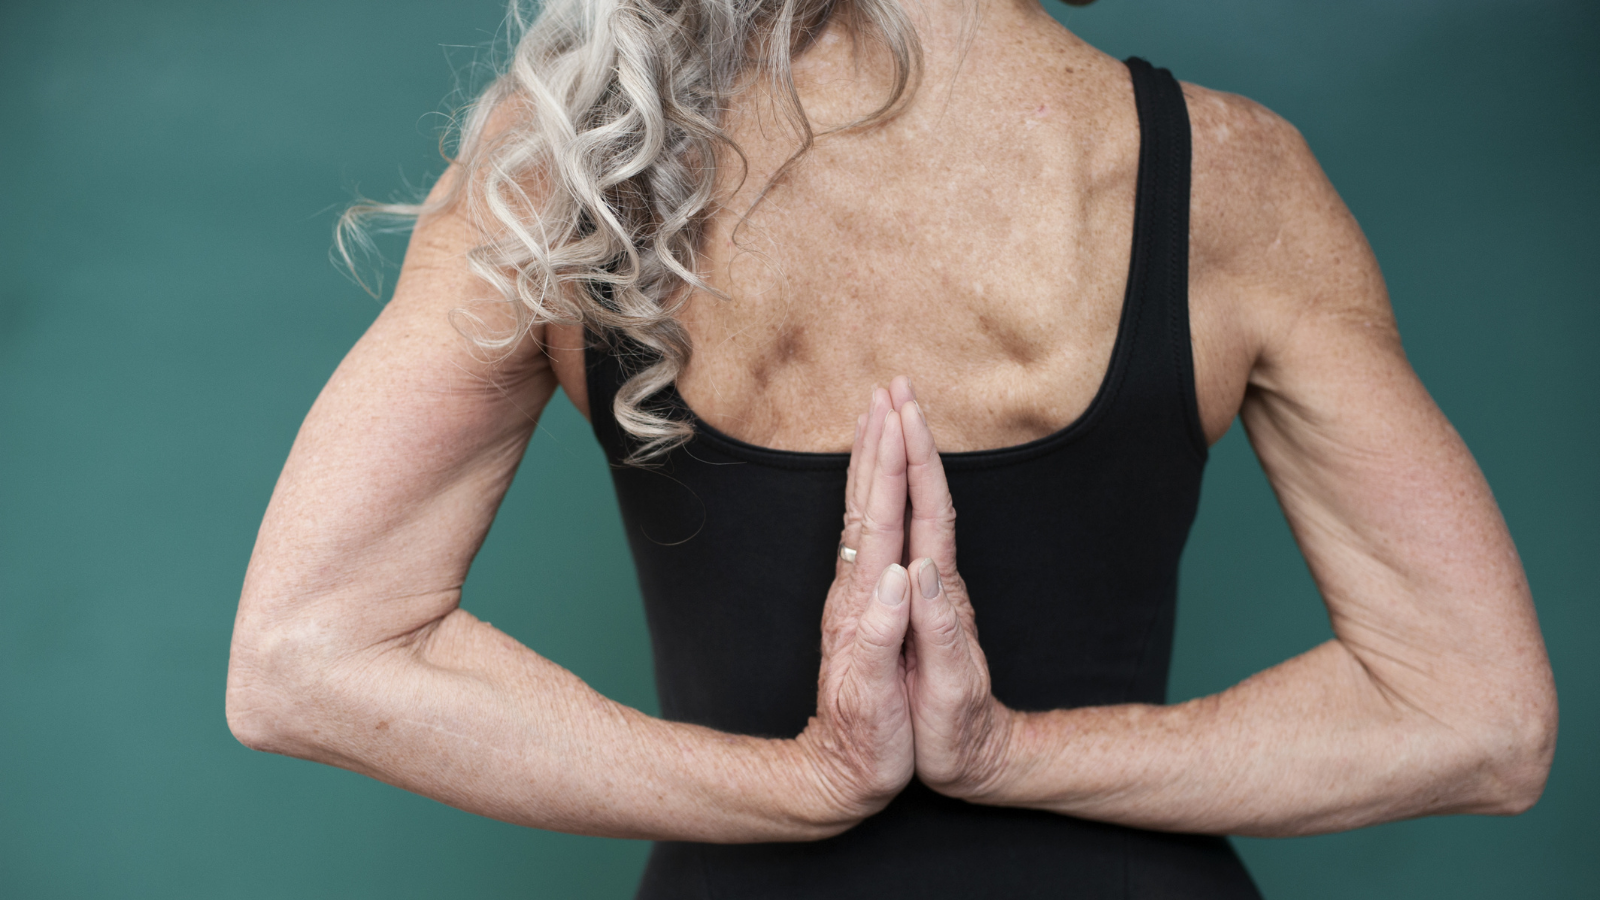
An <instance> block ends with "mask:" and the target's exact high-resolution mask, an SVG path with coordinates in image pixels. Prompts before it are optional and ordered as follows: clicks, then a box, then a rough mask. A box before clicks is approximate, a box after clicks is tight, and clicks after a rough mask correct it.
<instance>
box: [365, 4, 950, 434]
mask: <svg viewBox="0 0 1600 900" xmlns="http://www.w3.org/2000/svg"><path fill="white" fill-rule="evenodd" d="M836 18H840V20H841V22H842V24H844V25H845V26H846V27H847V28H848V30H849V34H850V36H851V39H852V41H854V42H859V41H862V40H869V41H875V42H876V43H877V44H878V45H879V46H880V47H882V48H883V49H885V50H887V51H888V53H887V56H888V59H889V61H890V62H891V64H892V67H893V68H892V77H891V79H890V82H889V84H890V89H889V92H888V95H887V97H886V99H885V100H884V102H883V104H882V105H881V106H879V107H878V108H877V109H875V110H874V111H872V112H871V113H870V114H868V115H866V116H864V117H863V118H861V119H859V120H857V121H855V122H851V123H849V124H847V125H845V126H842V127H841V128H840V129H834V130H845V129H853V128H858V127H862V126H866V125H871V124H875V123H877V122H880V121H883V120H885V119H887V118H890V117H892V116H893V115H894V114H895V113H896V112H897V111H898V110H899V109H900V108H901V107H902V105H903V101H904V100H906V99H908V98H909V96H910V94H911V92H912V91H913V90H914V83H915V78H916V76H917V73H918V71H919V67H920V64H921V48H920V44H919V42H918V39H917V36H916V32H915V30H914V29H913V28H912V26H911V23H910V21H909V19H908V18H907V16H906V13H905V11H904V10H903V9H902V8H901V6H900V5H899V2H898V0H548V2H546V3H545V4H543V6H542V7H541V8H539V9H538V10H537V12H532V11H530V10H529V9H528V8H527V7H525V6H524V4H523V2H522V0H513V2H512V3H511V6H510V12H509V15H508V25H509V27H508V35H507V45H508V47H509V49H510V52H509V54H508V57H509V58H508V60H507V63H506V65H505V66H504V67H503V70H502V71H499V73H498V75H497V77H496V78H495V79H494V80H493V82H492V83H491V84H490V85H489V87H488V89H487V90H485V91H484V92H483V93H482V94H480V95H479V96H478V97H477V98H476V99H475V100H474V101H472V102H471V103H470V104H469V105H468V106H467V107H466V109H465V111H464V115H463V116H462V117H461V118H460V119H459V130H458V140H457V143H456V152H455V155H454V159H453V160H452V161H453V162H454V163H455V164H456V165H457V166H458V167H459V168H460V169H461V170H462V175H463V177H460V178H456V179H455V180H454V181H453V183H452V184H450V185H448V186H447V190H445V191H442V192H440V193H441V196H438V197H433V198H430V199H429V200H428V201H425V202H422V203H411V204H406V203H371V202H362V203H357V204H355V205H353V206H351V207H350V208H349V209H348V210H346V212H345V214H344V215H343V216H342V217H341V218H340V221H339V225H338V227H337V229H336V242H337V247H338V249H339V252H340V253H341V254H343V255H344V257H345V260H346V261H347V262H349V260H350V253H349V249H350V247H351V245H352V244H355V245H361V244H367V243H368V242H369V241H370V238H369V236H368V233H367V231H366V230H365V227H366V225H367V224H368V223H369V222H370V220H371V219H373V218H374V217H391V218H399V219H402V220H410V221H414V220H415V218H416V217H417V216H419V215H423V214H426V213H429V212H432V211H434V210H436V209H442V208H445V207H448V206H451V205H453V204H455V203H459V202H463V201H464V202H466V203H467V208H468V211H469V214H470V215H471V217H472V220H473V221H474V222H475V223H476V224H477V226H478V227H479V228H480V230H481V233H482V234H483V239H482V243H481V244H479V245H478V246H477V247H475V248H474V249H473V250H472V251H471V252H470V254H469V265H470V266H471V269H472V271H473V272H474V273H475V274H476V275H478V276H479V277H480V278H482V279H483V280H484V281H485V282H487V283H488V284H489V285H491V286H492V287H493V288H494V289H496V290H497V291H498V292H499V294H500V298H499V299H500V300H501V301H503V302H505V303H506V304H508V305H509V306H510V308H511V310H512V311H513V313H514V315H515V322H516V327H515V328H514V329H513V330H512V331H510V332H503V333H499V334H489V333H485V331H484V330H483V329H481V328H479V329H468V328H466V327H464V325H463V318H464V319H465V320H466V321H467V322H469V323H470V322H473V321H476V320H475V317H473V316H471V314H470V313H466V312H465V311H462V310H458V316H457V317H456V318H455V319H454V321H455V323H456V325H457V327H458V328H459V329H461V330H462V331H463V333H467V332H469V331H470V332H471V333H470V334H468V336H469V337H470V338H471V339H472V340H473V341H474V342H476V343H477V345H478V346H479V347H480V348H483V349H484V350H487V351H490V352H500V353H508V352H510V350H511V348H512V347H513V346H514V345H515V344H516V343H517V342H519V341H520V340H522V339H523V338H524V337H525V336H526V334H527V332H528V330H529V329H530V328H531V327H533V326H534V325H536V324H539V323H545V322H551V323H564V324H581V325H582V326H583V327H584V328H585V330H586V331H587V332H589V333H593V334H595V335H598V336H600V338H601V339H602V340H604V341H606V342H607V343H608V345H609V346H611V347H613V348H616V349H619V350H620V349H622V348H627V352H629V353H630V355H631V362H632V364H633V366H632V367H633V369H634V371H633V373H632V374H631V376H630V377H629V378H628V379H627V381H626V382H625V383H624V384H623V385H622V388H621V389H620V390H619V391H618V393H617V397H616V401H615V404H614V407H613V412H614V414H615V416H616V419H617V422H618V423H619V424H620V425H621V427H622V429H623V430H624V432H626V433H627V434H628V435H630V436H631V437H632V438H633V439H634V450H633V452H632V454H631V455H630V456H629V458H628V461H629V462H631V463H635V464H641V463H645V462H649V461H651V460H654V459H657V458H659V457H660V456H661V455H663V454H665V453H666V452H668V451H669V450H671V449H672V448H673V447H675V446H677V445H679V444H681V443H682V442H684V441H685V440H687V439H688V438H689V437H690V435H691V433H692V427H691V426H690V425H689V424H688V423H687V422H684V421H682V419H681V418H680V417H675V416H674V415H673V414H672V411H671V410H669V409H665V408H662V407H660V406H656V407H652V406H651V404H650V401H651V398H653V397H655V396H656V395H657V394H659V393H660V392H661V391H662V390H664V389H665V388H667V387H669V386H670V385H672V384H673V383H674V382H675V381H676V379H677V377H678V375H679V373H680V372H682V371H683V368H684V366H685V365H686V364H687V363H688V360H689V354H690V344H689V337H688V334H687V332H686V331H685V329H684V328H683V326H682V324H681V323H680V322H679V321H678V319H677V317H676V313H677V312H678V311H679V310H680V309H681V307H682V304H683V303H684V301H685V300H686V299H687V297H688V296H689V294H690V293H691V292H692V291H695V290H699V291H706V292H708V293H711V294H713V295H715V294H717V292H716V291H715V290H714V289H712V288H711V287H709V286H708V285H707V284H705V283H704V282H703V281H702V280H701V278H700V276H699V274H698V269H697V263H698V261H699V254H700V249H701V246H702V243H703V238H704V235H705V232H706V228H707V225H708V223H709V221H710V218H711V215H712V214H713V213H714V212H715V211H716V209H717V196H716V194H717V190H718V181H717V162H718V160H719V159H739V160H740V161H741V164H742V161H743V156H742V154H741V153H740V150H739V148H738V146H737V145H736V144H735V143H734V141H733V140H732V138H731V137H730V136H729V135H728V133H727V132H726V131H725V130H724V128H723V124H722V121H721V120H722V112H723V110H725V109H727V108H728V107H729V105H730V102H731V101H732V99H733V98H734V97H735V96H736V95H737V94H739V93H740V92H741V91H743V90H745V89H747V88H749V87H751V86H752V85H754V84H755V83H756V82H755V79H757V78H766V79H767V81H768V87H769V89H770V94H771V96H772V97H773V98H774V102H775V104H776V109H777V111H778V113H779V114H780V116H781V117H782V118H783V119H785V120H786V121H787V122H788V124H789V125H791V126H792V127H793V129H794V132H795V135H796V138H797V141H798V143H797V149H796V150H795V152H794V153H793V155H791V156H790V158H789V159H788V161H787V162H786V163H785V164H784V165H783V166H782V167H780V168H779V170H778V172H777V174H775V175H774V176H773V178H772V179H771V181H769V183H768V184H767V185H766V186H765V187H764V188H763V189H762V191H761V192H760V194H759V195H758V196H757V199H756V201H755V202H756V203H759V202H760V197H761V196H764V195H765V193H766V191H767V190H769V189H770V188H771V186H772V184H773V183H775V182H776V181H777V180H778V179H779V178H781V177H782V176H783V174H784V172H786V171H787V170H788V169H789V167H790V166H792V165H793V164H794V163H795V162H796V161H797V160H798V159H799V158H800V157H801V156H802V155H803V154H804V153H805V152H806V151H807V150H808V149H809V148H810V147H811V145H812V142H813V141H814V139H815V138H816V136H817V133H816V132H815V131H814V130H813V128H812V126H811V124H810V121H809V119H808V118H807V116H806V113H805V110H804V108H803V107H802V106H801V103H800V98H799V95H798V93H797V92H796V89H795V84H794V77H793V70H792V63H793V59H794V57H795V55H797V54H798V53H800V52H801V51H803V50H804V49H805V48H806V47H808V46H810V45H811V44H812V43H814V42H815V41H816V40H817V39H818V37H820V35H821V34H822V32H823V30H824V28H825V27H826V26H827V25H828V24H829V23H830V22H832V21H834V20H835V19H836ZM857 46H858V47H859V43H858V44H857ZM508 116H509V118H510V120H511V121H512V124H511V125H510V126H509V127H502V125H503V123H504V122H505V121H506V118H507V117H508ZM491 118H493V119H494V123H495V124H494V127H493V128H492V129H491V128H490V122H491ZM747 213H748V211H747Z"/></svg>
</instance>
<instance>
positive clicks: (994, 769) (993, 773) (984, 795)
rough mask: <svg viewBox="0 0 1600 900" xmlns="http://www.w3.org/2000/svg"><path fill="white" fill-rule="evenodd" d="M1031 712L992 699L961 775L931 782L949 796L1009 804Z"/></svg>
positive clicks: (981, 801) (986, 802) (979, 801)
mask: <svg viewBox="0 0 1600 900" xmlns="http://www.w3.org/2000/svg"><path fill="white" fill-rule="evenodd" d="M1027 716H1028V714H1027V713H1023V712H1018V711H1016V710H1013V709H1011V708H1009V707H1007V706H1006V705H1005V704H1003V703H1001V702H1000V701H998V700H995V699H993V698H992V697H991V698H990V706H989V708H988V709H987V710H986V712H985V714H984V717H983V724H982V726H980V728H979V729H977V734H975V735H974V737H975V740H974V741H973V745H972V746H973V749H972V750H971V752H970V753H968V754H967V755H966V759H965V760H963V763H962V765H961V767H960V774H959V775H958V776H957V777H955V778H952V779H950V780H949V781H947V782H945V783H942V784H930V785H929V787H932V788H933V789H934V790H936V791H938V792H939V793H941V794H944V795H945V796H947V797H954V798H955V799H958V800H965V801H967V802H968V803H978V804H983V805H986V806H1003V805H1006V802H1007V798H1008V797H1009V796H1010V793H1009V789H1010V785H1011V784H1012V783H1013V782H1014V781H1015V780H1016V778H1015V776H1016V773H1017V770H1018V769H1019V768H1020V758H1021V753H1020V749H1021V746H1022V743H1023V740H1022V738H1023V734H1024V732H1025V731H1026V719H1027Z"/></svg>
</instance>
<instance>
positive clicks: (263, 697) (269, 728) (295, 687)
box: [224, 623, 316, 756]
mask: <svg viewBox="0 0 1600 900" xmlns="http://www.w3.org/2000/svg"><path fill="white" fill-rule="evenodd" d="M296 643H297V642H296V641H295V640H293V639H292V637H291V636H289V635H285V634H281V633H277V632H273V631H258V630H251V629H246V628H245V627H244V626H243V624H242V623H241V625H239V626H236V627H235V630H234V636H233V646H232V648H231V650H230V652H229V655H228V686H227V692H226V695H225V698H224V714H225V715H226V717H227V721H228V730H229V731H231V732H232V733H233V736H234V738H235V739H236V740H238V741H239V743H241V744H243V745H245V746H246V747H249V748H250V749H252V750H261V751H264V752H267V753H282V754H287V755H292V756H301V755H304V754H305V750H306V747H305V744H306V740H305V738H306V736H307V734H308V729H307V728H306V727H305V719H306V716H307V714H308V712H309V710H308V709H307V708H306V704H305V703H304V702H302V699H303V698H305V697H307V696H311V695H313V694H315V693H316V692H315V691H314V690H313V685H312V683H311V682H310V679H311V677H312V676H313V674H314V673H313V672H312V671H311V669H313V668H314V667H312V666H308V665H307V664H306V662H307V660H306V654H305V653H304V652H302V651H303V649H304V648H300V649H298V650H297V648H296V646H295V645H296Z"/></svg>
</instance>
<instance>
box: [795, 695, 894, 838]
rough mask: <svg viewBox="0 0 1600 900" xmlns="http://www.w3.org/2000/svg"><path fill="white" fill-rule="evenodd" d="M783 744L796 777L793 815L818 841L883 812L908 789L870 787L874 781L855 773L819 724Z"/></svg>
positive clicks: (846, 757)
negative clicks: (822, 732) (876, 788)
mask: <svg viewBox="0 0 1600 900" xmlns="http://www.w3.org/2000/svg"><path fill="white" fill-rule="evenodd" d="M783 743H784V744H785V745H786V748H785V749H786V751H787V752H788V753H789V754H790V759H791V760H792V761H791V762H790V763H789V765H788V766H787V771H788V772H789V773H791V775H792V776H793V778H794V787H793V789H792V790H790V791H789V792H788V793H789V795H790V796H791V797H792V798H793V800H794V808H793V814H794V816H795V818H796V820H797V821H798V822H801V823H803V824H804V825H805V826H806V827H808V828H809V829H812V830H814V831H815V832H816V834H815V836H816V837H818V838H823V837H832V836H833V835H836V834H839V833H841V832H844V831H848V830H849V829H850V828H852V827H854V826H856V825H857V824H859V823H860V822H861V821H862V820H863V819H865V818H867V817H868V816H871V815H873V814H874V813H876V812H878V811H880V810H882V809H883V808H884V807H885V806H887V805H888V804H889V801H890V800H892V799H893V798H894V795H895V794H896V793H898V792H899V789H900V788H902V787H904V785H903V784H902V785H898V786H896V787H895V788H894V789H893V790H887V789H885V790H875V789H873V787H871V786H870V785H868V784H867V782H868V781H869V780H870V779H867V778H863V777H862V776H861V773H858V772H854V771H852V770H851V768H850V766H849V765H848V760H849V755H848V754H847V753H845V752H843V751H842V749H841V748H840V747H838V746H837V745H836V743H835V742H833V741H831V740H829V739H828V738H826V737H823V736H820V735H819V734H818V732H817V729H816V727H815V723H813V727H811V728H808V729H806V731H805V732H804V733H802V734H801V735H800V736H799V737H796V738H795V739H794V740H792V741H785V742H783Z"/></svg>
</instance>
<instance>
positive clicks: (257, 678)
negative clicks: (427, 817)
mask: <svg viewBox="0 0 1600 900" xmlns="http://www.w3.org/2000/svg"><path fill="white" fill-rule="evenodd" d="M272 643H274V644H276V646H275V647H273V648H271V649H267V648H265V647H262V648H260V649H257V650H252V649H250V648H240V647H238V646H236V650H235V660H234V668H233V670H232V671H231V672H230V679H229V715H230V720H232V721H234V722H235V729H236V731H238V732H240V733H241V737H244V738H245V740H246V741H247V743H250V744H251V745H252V746H256V747H258V748H259V749H263V750H270V751H273V752H278V753H285V754H288V755H291V756H298V757H302V758H305V759H311V760H315V761H317V762H323V763H328V764H331V765H337V766H341V767H344V768H347V769H351V770H353V771H357V772H361V773H363V774H366V775H369V776H372V777H374V778H378V779H380V780H383V781H386V782H388V783H390V784H393V785H396V786H398V787H402V788H405V789H406V790H410V791H413V792H416V793H419V794H423V795H425V796H428V797H432V798H434V799H436V800H439V801H441V802H444V803H448V804H450V805H452V806H456V807H458V808H460V809H464V810H467V811H469V812H473V813H477V814H480V815H485V816H489V817H492V818H496V819H501V820H504V821H508V822H513V823H517V824H521V825H528V826H532V827H537V828H546V829H552V830H557V831H566V832H573V833H579V834H592V835H603V836H609V837H625V838H645V839H660V840H695V841H713V842H742V841H775V840H809V839H816V838H820V837H825V836H827V835H830V834H834V833H837V832H838V831H842V830H844V829H845V828H846V827H848V826H849V825H850V824H852V823H853V821H854V819H853V818H852V817H851V816H850V815H849V814H848V813H846V812H845V811H843V810H842V809H841V808H840V806H839V805H837V804H835V803H834V802H832V800H833V798H830V797H829V796H827V794H826V792H825V791H823V790H820V789H819V788H818V784H819V781H818V779H816V778H813V777H811V776H812V775H813V774H814V773H813V772H812V771H811V770H810V768H809V766H808V764H807V761H806V755H805V753H804V752H803V751H802V748H801V747H800V746H799V745H798V744H797V743H796V742H794V741H779V740H765V739H759V738H752V737H745V736H738V735H730V734H724V733H721V732H716V731H712V730H710V729H705V728H700V727H697V726H692V725H684V724H680V723H671V722H666V721H662V720H659V719H654V718H651V717H649V716H646V715H644V714H643V713H640V712H638V711H637V710H633V709H630V708H628V707H625V706H622V705H621V704H618V703H615V702H613V701H611V700H608V699H606V698H605V697H603V696H601V695H600V694H598V693H597V692H595V691H594V690H592V689H591V688H589V687H588V686H587V685H585V684H584V683H583V682H582V681H581V680H580V679H578V678H577V677H576V676H575V675H573V674H572V673H571V672H569V671H567V670H565V669H563V668H561V667H560V666H558V665H556V664H555V663H553V662H550V661H549V660H547V659H544V658H543V657H540V656H539V655H538V654H536V653H534V652H532V651H531V650H529V649H527V648H526V647H523V646H521V645H520V644H518V643H516V642H515V641H513V640H512V639H511V638H509V637H507V636H506V635H505V634H503V633H501V632H500V631H498V630H496V629H495V628H493V627H492V626H490V625H488V624H487V623H484V622H479V621H478V620H477V619H475V618H473V617H472V616H471V615H469V614H467V613H465V612H462V611H459V610H458V611H456V612H453V613H451V614H450V615H448V616H446V617H445V618H444V619H442V620H440V621H438V622H437V623H436V624H434V625H432V626H430V627H429V628H427V629H425V630H424V631H422V632H419V633H417V634H415V635H413V636H410V637H408V638H406V639H404V640H400V641H395V642H391V643H388V644H385V645H381V646H377V647H372V648H368V649H364V650H360V651H357V652H353V653H350V654H343V655H342V654H336V653H329V652H326V651H325V650H320V649H316V648H312V647H308V646H298V647H296V646H291V645H292V644H294V643H296V642H294V641H293V640H292V639H287V638H284V639H280V640H277V641H274V642H272ZM295 657H298V661H294V658H295Z"/></svg>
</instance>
